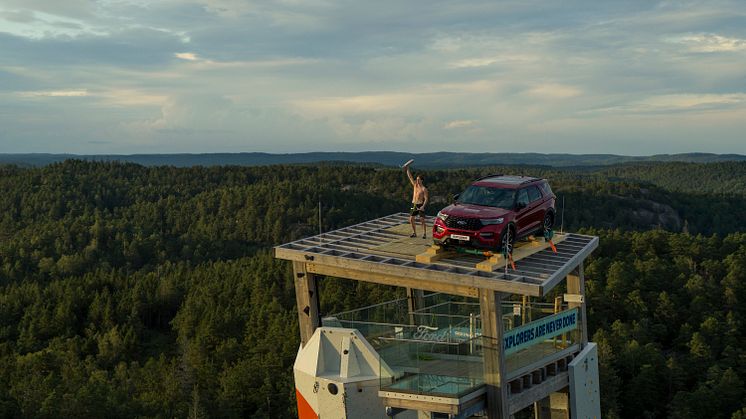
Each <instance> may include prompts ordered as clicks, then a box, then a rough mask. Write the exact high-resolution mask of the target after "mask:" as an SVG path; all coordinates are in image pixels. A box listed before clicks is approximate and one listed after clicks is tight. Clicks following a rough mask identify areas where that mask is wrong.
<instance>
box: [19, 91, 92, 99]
mask: <svg viewBox="0 0 746 419" xmlns="http://www.w3.org/2000/svg"><path fill="white" fill-rule="evenodd" d="M16 94H17V95H18V96H20V97H29V98H39V97H84V96H88V91H87V90H85V89H83V90H46V91H34V92H16Z"/></svg>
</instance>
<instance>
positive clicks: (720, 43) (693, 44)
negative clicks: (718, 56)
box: [668, 33, 746, 53]
mask: <svg viewBox="0 0 746 419" xmlns="http://www.w3.org/2000/svg"><path fill="white" fill-rule="evenodd" d="M668 41H669V42H673V43H677V44H681V45H683V46H685V47H686V48H687V49H688V50H689V51H691V52H702V53H707V52H738V51H746V39H741V38H728V37H725V36H721V35H716V34H711V33H700V34H688V35H681V36H676V37H672V38H669V39H668Z"/></svg>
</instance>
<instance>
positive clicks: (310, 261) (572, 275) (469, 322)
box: [274, 213, 600, 419]
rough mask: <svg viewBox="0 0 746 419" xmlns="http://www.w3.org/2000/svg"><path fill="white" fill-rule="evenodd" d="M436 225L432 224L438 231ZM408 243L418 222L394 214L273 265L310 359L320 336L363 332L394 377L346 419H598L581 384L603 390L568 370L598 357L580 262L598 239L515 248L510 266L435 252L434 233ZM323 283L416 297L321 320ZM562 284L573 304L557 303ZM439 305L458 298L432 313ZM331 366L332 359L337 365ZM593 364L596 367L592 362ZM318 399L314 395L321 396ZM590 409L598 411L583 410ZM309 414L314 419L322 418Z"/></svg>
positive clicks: (280, 253) (382, 380)
mask: <svg viewBox="0 0 746 419" xmlns="http://www.w3.org/2000/svg"><path fill="white" fill-rule="evenodd" d="M433 221H434V219H433V218H432V217H428V218H427V224H428V226H429V227H432V225H433ZM418 230H420V231H421V226H418ZM410 234H411V227H410V225H409V215H408V214H406V213H397V214H392V215H389V216H386V217H381V218H377V219H374V220H369V221H366V222H363V223H360V224H356V225H352V226H349V227H344V228H340V229H337V230H333V231H330V232H327V233H323V234H319V235H315V236H312V237H307V238H303V239H300V240H296V241H293V242H290V243H285V244H282V245H279V246H277V247H275V248H274V254H275V257H276V258H278V259H285V260H289V261H292V262H293V275H294V278H293V279H294V283H295V287H296V302H297V306H298V320H299V326H300V335H301V351H302V350H303V348H304V347H305V345H306V344H307V343H308V342H309V341H310V340H311V339H312V337H313V336H314V333H315V332H316V331H317V329H319V328H322V326H323V328H324V329H326V328H340V330H349V331H357V332H359V334H360V336H361V339H364V340H365V341H367V342H369V343H370V345H371V348H372V350H373V351H375V353H376V354H377V356H378V359H379V361H380V363H381V365H383V366H382V367H381V371H384V370H385V374H384V373H383V372H380V373H379V385H378V393H377V395H371V394H370V393H367V392H366V391H363V394H366V395H367V396H366V397H370V399H365V402H364V403H363V401H361V402H360V406H361V407H356V406H353V405H352V404H348V405H346V407H345V409H346V411H345V412H346V413H344V414H342V413H340V415H339V417H345V418H346V417H359V416H360V414H359V412H361V410H355V409H363V407H362V406H363V405H364V406H367V407H365V409H368V408H369V407H370V406H375V405H376V404H377V405H378V406H380V412H381V415H382V416H380V417H386V415H388V416H397V417H401V418H406V417H411V415H410V413H414V412H420V413H421V412H430V413H431V414H436V413H438V414H446V415H451V417H454V418H466V417H470V416H472V415H474V414H477V413H479V412H484V413H486V414H487V416H488V417H489V418H508V417H509V416H510V415H513V414H515V413H516V412H518V411H520V410H522V409H524V408H526V407H528V406H532V405H533V407H534V411H535V412H537V417H540V418H548V417H551V415H552V412H556V411H558V410H559V411H564V412H566V413H567V412H570V407H569V406H570V405H571V404H572V405H573V406H581V407H579V408H576V411H575V412H573V415H572V416H573V417H575V416H576V415H584V416H589V417H593V416H598V415H597V414H596V412H597V411H598V412H600V407H599V406H600V405H598V403H597V400H596V399H593V401H592V403H579V404H578V403H576V401H577V400H580V399H582V400H581V401H583V400H586V399H588V397H587V396H584V395H583V394H580V392H579V391H578V390H576V389H574V388H573V385H572V383H573V382H577V383H579V384H578V385H579V386H580V385H583V386H590V387H588V388H595V389H597V388H598V382H597V381H598V378H597V373H595V375H594V374H589V375H587V376H583V377H581V376H580V375H578V374H575V373H573V372H572V368H571V364H572V363H573V362H581V361H582V362H585V363H586V364H584V365H587V363H588V362H589V361H587V360H586V358H587V357H586V356H585V355H582V354H584V353H586V352H587V351H585V349H586V348H587V347H588V346H589V342H588V333H587V319H586V310H585V295H584V294H585V285H584V284H585V279H584V272H583V262H584V260H585V259H586V258H587V257H588V256H589V255H590V254H591V253H592V252H593V250H594V249H596V248H597V247H598V237H594V236H588V235H582V234H575V233H568V234H563V235H561V236H559V237H557V240H556V245H555V246H554V247H555V249H552V248H551V247H552V246H550V245H549V244H544V243H543V239H539V240H534V241H533V242H531V243H528V244H525V243H516V246H515V250H514V252H513V256H514V262H515V264H514V266H513V265H511V264H508V263H507V262H506V261H504V260H501V259H500V257H499V256H495V255H490V254H464V253H460V252H453V251H450V252H449V251H443V249H438V248H435V247H433V240H432V237H431V231H430V229H428V231H427V236H426V238H420V237H416V238H412V237H410ZM320 276H333V277H337V278H341V279H348V280H356V281H365V282H371V283H377V284H383V285H388V286H396V287H403V288H406V292H407V297H406V298H404V299H401V300H397V301H394V302H386V303H380V304H375V305H374V306H370V307H366V308H362V309H356V310H352V311H350V312H347V313H338V314H337V315H332V316H327V317H325V318H324V319H323V320H322V316H321V314H320V311H319V295H318V287H317V278H319V277H320ZM563 282H564V283H566V290H567V291H566V294H564V296H555V295H552V296H551V297H549V296H548V294H549V293H550V291H552V290H553V289H554V288H555V287H556V286H557V285H559V284H561V283H563ZM425 292H430V294H426V293H425ZM439 295H447V296H450V297H448V299H447V300H444V301H438V302H435V303H433V302H432V301H430V302H428V301H429V300H432V299H434V298H440V297H438V296H439ZM532 298H534V299H535V300H534V301H532V300H531V299H532ZM392 303H393V304H392ZM392 307H393V308H392ZM397 307H398V308H397ZM442 310H445V311H442ZM364 312H365V313H369V314H365V315H363V314H362V313H364ZM329 330H332V329H329ZM329 333H331V332H329ZM327 346H328V345H327ZM591 346H592V345H591ZM347 353H348V352H344V351H343V353H342V355H341V357H340V360H341V359H345V358H344V356H345V355H347ZM332 355H333V354H327V355H325V358H324V359H336V357H335V356H332ZM581 355H582V356H581ZM588 359H592V363H595V362H596V361H595V359H596V358H595V355H594V357H591V358H588ZM340 362H342V361H340ZM594 365H595V364H594ZM342 370H343V368H341V367H340V371H342ZM584 370H585V371H594V369H593V368H590V369H588V368H584ZM576 375H577V377H576ZM578 377H579V378H578ZM316 379H317V380H320V381H317V384H318V383H321V381H323V379H328V377H327V378H324V377H322V376H318V377H317V378H316ZM366 379H367V377H366ZM339 380H340V383H342V384H344V382H343V381H344V380H342V378H339ZM581 380H586V381H583V382H581ZM594 380H595V381H594ZM319 385H320V384H319ZM335 385H336V384H335ZM337 387H339V386H338V385H337ZM311 388H312V391H311V394H312V395H314V394H317V391H321V390H319V388H321V387H319V386H317V385H315V384H314V385H312V386H311ZM361 388H362V387H361ZM297 390H299V391H301V390H302V389H299V388H297ZM358 391H360V390H358ZM301 392H302V391H301ZM586 393H588V392H586ZM596 393H597V390H596ZM299 394H301V393H299ZM336 394H337V393H334V394H333V396H334V397H337V396H336ZM588 394H590V393H588ZM309 397H313V396H309ZM301 398H302V397H301V396H299V403H300V399H301ZM578 398H580V399H578ZM583 398H585V399H583ZM361 400H362V399H361ZM588 400H590V399H588ZM587 406H590V407H589V408H588V409H591V410H582V409H586V407H587ZM299 409H301V406H300V404H299ZM374 410H375V409H374ZM366 411H368V410H366ZM309 412H311V413H312V414H310V415H309V416H307V417H309V418H313V417H318V416H315V415H318V412H317V411H315V410H314V409H311V410H309ZM314 412H315V413H314ZM354 412H357V413H354ZM384 412H385V413H384ZM599 414H600V413H599ZM366 416H367V417H371V419H372V418H373V417H379V416H376V415H372V416H371V415H370V414H367V415H366ZM304 419H305V417H304Z"/></svg>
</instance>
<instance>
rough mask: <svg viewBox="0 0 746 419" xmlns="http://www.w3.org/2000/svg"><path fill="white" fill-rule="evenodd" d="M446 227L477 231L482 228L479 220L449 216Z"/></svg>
mask: <svg viewBox="0 0 746 419" xmlns="http://www.w3.org/2000/svg"><path fill="white" fill-rule="evenodd" d="M446 227H448V228H458V229H461V230H479V229H481V228H482V222H481V221H479V218H466V217H456V216H453V215H449V216H448V218H446Z"/></svg>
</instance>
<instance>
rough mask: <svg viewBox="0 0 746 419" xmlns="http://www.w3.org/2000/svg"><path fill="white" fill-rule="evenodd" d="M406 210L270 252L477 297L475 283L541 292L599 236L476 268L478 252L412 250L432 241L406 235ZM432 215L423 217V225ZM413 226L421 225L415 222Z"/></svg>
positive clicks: (323, 270)
mask: <svg viewBox="0 0 746 419" xmlns="http://www.w3.org/2000/svg"><path fill="white" fill-rule="evenodd" d="M408 218H409V216H408V215H407V214H405V213H399V214H393V215H389V216H387V217H382V218H377V219H375V220H370V221H366V222H364V223H360V224H356V225H353V226H349V227H344V228H340V229H338V230H334V231H330V232H328V233H323V234H319V235H316V236H313V237H308V238H305V239H301V240H296V241H294V242H290V243H286V244H283V245H281V246H277V247H275V257H277V258H279V259H287V260H293V261H298V262H304V263H306V268H307V270H308V272H311V273H315V274H320V275H329V276H336V277H340V278H348V279H355V280H361V281H367V282H376V283H380V284H386V285H396V286H404V287H411V288H417V289H427V290H432V291H440V292H445V293H449V294H454V295H462V296H468V297H477V294H478V292H477V290H478V289H488V290H493V291H497V292H502V293H509V294H521V295H529V296H533V297H541V296H544V295H546V293H548V292H549V291H551V290H552V288H554V287H555V286H556V285H557V284H558V283H559V282H560V281H562V280H563V279H564V278H565V277H566V276H567V275H568V274H569V273H570V272H572V271H573V270H574V269H575V268H577V267H578V265H579V264H580V263H581V262H582V261H583V260H584V259H585V258H586V257H587V256H588V255H590V253H591V252H593V250H594V249H595V248H596V247H598V237H594V236H586V235H581V234H574V233H570V234H567V235H565V238H564V240H563V241H562V242H560V243H558V244H557V245H556V248H557V253H554V252H553V251H552V250H551V249H549V248H547V249H544V250H541V251H539V252H536V253H533V254H531V255H529V256H527V257H524V258H522V259H520V260H519V261H516V269H515V270H513V269H508V270H507V272H506V271H505V270H502V269H500V270H497V271H493V272H487V271H484V270H480V269H477V267H476V265H477V264H478V263H480V262H482V261H484V259H485V258H484V257H480V256H477V255H463V254H459V255H457V256H455V257H450V258H444V259H440V260H437V261H435V262H434V263H421V262H417V260H416V256H417V255H420V254H422V253H424V252H426V251H427V249H428V248H429V247H430V246H431V245H432V243H433V242H432V237H430V236H431V232H430V231H428V233H427V235H428V237H430V238H429V239H422V238H419V237H417V238H410V237H409V234H410V232H411V227H410V226H409V223H408ZM433 221H434V219H433V217H428V218H427V224H428V226H432V225H433ZM417 227H418V230H421V228H422V227H421V226H420V225H418V226H417Z"/></svg>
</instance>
